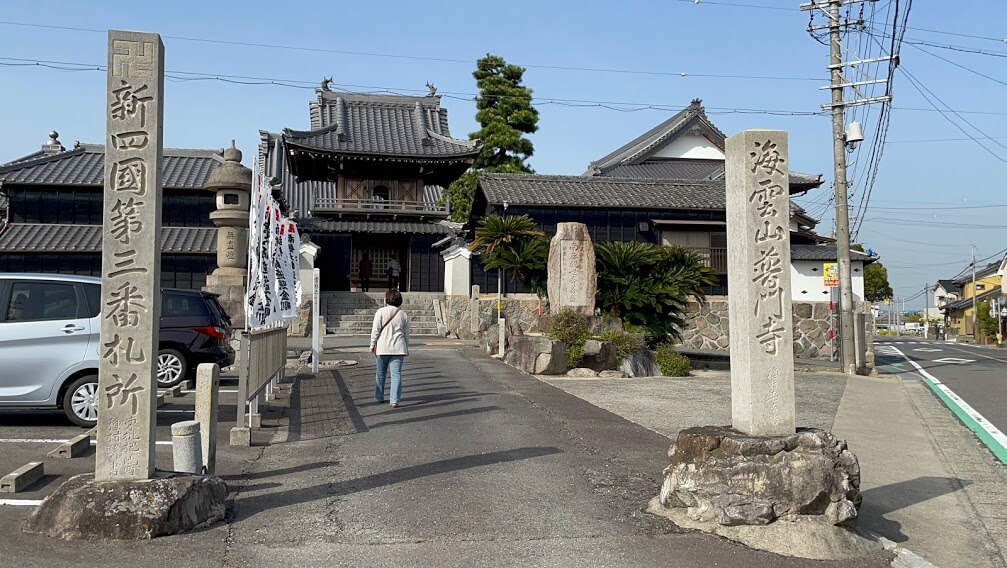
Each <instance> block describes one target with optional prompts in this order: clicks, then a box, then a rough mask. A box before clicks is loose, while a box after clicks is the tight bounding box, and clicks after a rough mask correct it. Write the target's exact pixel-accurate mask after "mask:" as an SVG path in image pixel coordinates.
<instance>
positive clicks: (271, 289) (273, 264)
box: [262, 196, 282, 325]
mask: <svg viewBox="0 0 1007 568" xmlns="http://www.w3.org/2000/svg"><path fill="white" fill-rule="evenodd" d="M267 203H269V206H268V207H267V208H266V214H265V215H263V216H262V218H263V222H264V223H265V226H264V227H263V233H264V234H263V239H262V251H263V257H265V258H264V261H263V264H262V278H263V286H262V291H263V298H262V302H263V306H264V310H265V312H266V313H265V325H273V324H275V323H277V322H279V321H282V320H281V319H280V298H279V296H278V295H277V292H278V290H277V280H278V278H277V272H278V271H277V264H278V261H279V253H280V246H279V241H280V237H279V232H280V207H279V204H278V203H277V202H276V200H275V199H273V198H272V196H270V197H269V198H268V200H267Z"/></svg>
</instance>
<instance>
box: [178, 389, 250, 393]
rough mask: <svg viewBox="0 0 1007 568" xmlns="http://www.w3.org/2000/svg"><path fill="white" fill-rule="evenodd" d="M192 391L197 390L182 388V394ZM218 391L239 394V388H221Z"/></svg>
mask: <svg viewBox="0 0 1007 568" xmlns="http://www.w3.org/2000/svg"><path fill="white" fill-rule="evenodd" d="M190 392H196V391H191V390H186V389H182V394H187V393H190ZM217 392H218V393H230V394H238V389H219V390H217Z"/></svg>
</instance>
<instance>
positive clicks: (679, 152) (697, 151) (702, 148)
mask: <svg viewBox="0 0 1007 568" xmlns="http://www.w3.org/2000/svg"><path fill="white" fill-rule="evenodd" d="M653 157H655V158H691V159H694V160H723V159H724V152H723V151H722V150H721V149H720V148H717V147H716V146H714V145H713V143H712V142H710V141H709V140H707V139H706V138H705V137H703V136H699V135H696V134H684V135H682V136H679V137H678V138H677V139H675V140H674V141H672V142H671V144H668V145H667V146H665V147H664V148H661V149H660V150H658V151H657V152H656V153H655V154H654V156H653Z"/></svg>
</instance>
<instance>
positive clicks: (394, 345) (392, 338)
mask: <svg viewBox="0 0 1007 568" xmlns="http://www.w3.org/2000/svg"><path fill="white" fill-rule="evenodd" d="M396 310H398V308H396V307H395V306H385V307H383V308H381V309H379V310H378V311H377V312H376V313H375V314H374V324H373V325H371V348H372V349H375V348H376V349H375V354H376V355H409V316H408V315H407V314H406V312H404V311H401V310H400V311H399V313H398V314H397V315H396V314H395V311H396ZM392 316H394V319H392ZM390 319H391V322H390V323H388V325H387V326H385V329H384V331H382V330H381V327H382V326H384V325H385V322H388V321H389V320H390Z"/></svg>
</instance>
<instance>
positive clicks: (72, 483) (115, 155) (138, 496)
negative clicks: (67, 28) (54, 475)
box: [25, 30, 227, 539]
mask: <svg viewBox="0 0 1007 568" xmlns="http://www.w3.org/2000/svg"><path fill="white" fill-rule="evenodd" d="M107 86H108V90H107V102H106V106H105V113H106V114H105V117H106V129H107V137H106V139H105V194H104V213H105V216H104V218H105V221H104V226H103V229H102V286H101V316H102V317H101V335H100V340H99V341H100V344H99V346H98V355H99V357H100V361H99V367H98V393H97V396H98V426H97V435H96V441H97V452H96V454H95V471H94V475H93V476H92V475H91V474H82V475H77V476H74V477H71V478H70V479H69V480H67V481H66V482H65V483H64V484H63V485H61V486H60V487H58V488H57V489H56V490H55V491H54V492H52V493H51V494H50V495H49V496H48V497H46V498H45V499H44V500H43V501H42V503H41V504H40V505H39V507H38V508H37V509H36V510H35V511H34V513H32V515H31V517H30V518H29V519H28V522H27V525H26V527H25V530H27V531H30V532H40V533H44V534H46V535H49V536H53V537H58V538H67V539H139V538H151V537H155V536H159V535H162V534H174V533H178V532H185V531H188V530H192V529H194V528H196V527H199V526H206V525H208V524H211V523H213V522H215V521H218V520H220V519H222V518H223V516H224V500H225V499H226V497H227V487H226V485H225V484H224V482H223V481H221V480H220V479H218V478H215V477H208V476H194V475H179V474H171V473H167V474H166V473H159V474H157V475H155V471H154V450H155V444H154V442H155V438H154V435H155V426H156V424H157V422H156V419H155V418H156V417H155V412H156V408H155V401H156V395H157V391H156V389H155V385H156V381H155V379H156V376H155V373H156V371H157V367H156V361H157V346H158V322H159V321H160V313H161V305H160V304H161V292H160V288H161V286H160V273H161V193H162V189H163V188H162V182H161V165H162V152H163V146H162V136H161V128H162V120H163V117H164V99H163V98H162V93H163V87H164V45H163V44H162V43H161V38H160V36H158V35H157V34H151V33H138V32H125V31H114V30H110V31H109V32H108V83H107Z"/></svg>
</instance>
